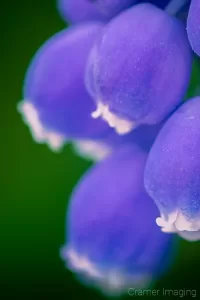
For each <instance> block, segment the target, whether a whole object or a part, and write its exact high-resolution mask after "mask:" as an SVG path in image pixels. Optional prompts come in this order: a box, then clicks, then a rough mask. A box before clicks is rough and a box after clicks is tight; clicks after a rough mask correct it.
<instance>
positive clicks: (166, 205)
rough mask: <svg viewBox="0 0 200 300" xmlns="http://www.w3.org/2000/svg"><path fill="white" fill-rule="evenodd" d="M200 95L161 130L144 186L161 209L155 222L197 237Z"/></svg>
mask: <svg viewBox="0 0 200 300" xmlns="http://www.w3.org/2000/svg"><path fill="white" fill-rule="evenodd" d="M199 128H200V97H196V98H193V99H192V100H190V101H188V102H186V103H185V104H183V105H182V106H181V107H180V108H179V109H178V110H177V111H176V112H175V113H174V114H173V115H172V116H171V117H170V118H169V120H168V121H167V122H166V124H165V125H164V126H163V128H162V129H161V131H160V133H159V135H158V137H157V139H156V141H155V143H154V145H153V147H152V149H151V151H150V154H149V157H148V160H147V166H146V170H145V187H146V190H147V192H148V193H149V195H150V196H151V197H152V198H153V199H154V201H155V203H156V205H157V207H158V208H159V210H160V215H161V217H160V218H157V224H158V225H159V226H161V227H162V230H163V231H164V232H177V233H178V234H179V235H180V236H182V237H183V238H185V239H187V240H191V241H192V240H199V239H200V150H199V149H200V130H199Z"/></svg>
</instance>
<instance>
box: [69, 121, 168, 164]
mask: <svg viewBox="0 0 200 300" xmlns="http://www.w3.org/2000/svg"><path fill="white" fill-rule="evenodd" d="M162 126H163V124H159V125H142V126H139V127H138V128H136V129H135V130H133V131H131V132H130V133H129V134H126V135H123V136H122V135H118V134H117V133H116V132H115V131H111V132H109V133H108V134H107V135H105V136H104V137H102V138H101V139H90V140H85V139H82V140H76V141H74V142H73V146H74V150H75V152H76V153H77V154H78V155H80V156H82V157H83V158H85V159H89V160H92V161H99V160H102V159H104V158H106V157H107V156H108V155H110V154H111V153H112V152H113V151H114V150H115V149H116V148H117V147H119V146H121V145H124V144H131V145H136V146H138V147H140V148H141V149H143V150H144V151H147V152H148V151H149V150H150V148H151V146H152V145H153V143H154V141H155V139H156V137H157V135H158V133H159V131H160V129H161V128H162Z"/></svg>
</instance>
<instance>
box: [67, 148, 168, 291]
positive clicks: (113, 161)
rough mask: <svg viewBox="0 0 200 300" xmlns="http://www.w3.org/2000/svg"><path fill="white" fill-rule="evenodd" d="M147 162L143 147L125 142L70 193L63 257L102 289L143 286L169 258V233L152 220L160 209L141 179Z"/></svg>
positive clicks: (70, 265)
mask: <svg viewBox="0 0 200 300" xmlns="http://www.w3.org/2000/svg"><path fill="white" fill-rule="evenodd" d="M145 163H146V154H145V153H144V152H143V151H142V150H140V149H139V148H136V147H132V146H130V145H129V146H126V147H123V148H121V149H119V150H117V151H116V152H114V153H113V155H111V156H110V157H109V158H107V159H106V160H104V161H103V162H101V163H100V164H98V165H96V166H95V167H94V168H92V169H91V170H90V171H89V172H88V173H87V174H86V175H85V177H84V178H83V179H82V180H81V182H80V183H79V184H78V186H77V187H76V189H75V191H74V193H73V195H72V199H71V203H70V207H69V210H68V215H67V224H66V225H67V243H66V245H65V246H64V247H63V249H62V251H61V255H62V258H63V259H64V260H65V262H66V265H67V266H68V267H69V268H70V269H71V270H73V271H75V272H76V273H77V275H78V276H80V277H82V278H83V279H87V280H88V282H90V284H94V286H97V287H99V288H100V289H102V290H104V291H105V292H110V293H113V294H115V293H123V292H127V289H128V288H130V287H138V288H139V287H141V288H142V287H146V286H148V284H149V283H150V282H151V280H152V279H153V278H154V276H159V275H160V274H161V273H162V272H163V271H164V270H165V268H166V266H167V265H168V264H169V260H168V258H169V253H168V250H169V249H170V246H171V236H170V235H165V234H163V233H162V232H161V231H160V230H159V228H158V227H157V226H156V224H155V221H154V218H155V216H156V215H157V213H158V211H157V208H156V206H155V205H154V203H153V201H152V199H151V198H150V197H149V196H148V195H147V193H146V191H145V189H144V185H143V175H144V174H143V172H144V167H145ZM163 259H164V260H165V263H164V264H163V263H162V261H163Z"/></svg>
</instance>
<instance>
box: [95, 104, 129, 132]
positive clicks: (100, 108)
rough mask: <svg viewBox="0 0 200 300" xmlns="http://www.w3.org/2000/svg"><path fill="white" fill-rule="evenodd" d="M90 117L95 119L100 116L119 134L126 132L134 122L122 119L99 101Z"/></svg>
mask: <svg viewBox="0 0 200 300" xmlns="http://www.w3.org/2000/svg"><path fill="white" fill-rule="evenodd" d="M92 117H93V118H94V119H97V118H99V117H101V118H102V119H103V120H104V121H106V122H107V123H108V124H109V126H110V127H112V128H114V129H115V131H116V132H117V133H118V134H119V135H123V134H127V133H129V132H130V131H131V130H133V128H134V123H133V122H131V121H129V120H124V119H121V118H119V117H118V116H116V115H115V114H114V113H112V112H110V110H109V107H108V106H107V105H105V104H103V103H101V102H99V103H98V105H97V109H96V110H95V111H94V112H93V113H92Z"/></svg>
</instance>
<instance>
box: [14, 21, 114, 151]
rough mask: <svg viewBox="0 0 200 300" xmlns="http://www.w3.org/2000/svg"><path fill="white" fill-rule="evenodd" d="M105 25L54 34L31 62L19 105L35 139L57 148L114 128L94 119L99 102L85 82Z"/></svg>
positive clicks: (78, 27)
mask: <svg viewBox="0 0 200 300" xmlns="http://www.w3.org/2000/svg"><path fill="white" fill-rule="evenodd" d="M101 28H102V25H100V24H98V23H88V24H85V25H82V26H76V27H72V28H71V29H70V30H63V31H62V32H60V33H58V34H56V35H55V36H53V37H52V38H51V39H50V40H49V41H48V42H47V43H45V44H44V46H42V48H41V49H40V50H39V51H38V53H37V54H36V56H35V57H34V59H33V62H32V63H31V65H30V67H29V69H28V73H27V76H26V80H25V86H24V99H25V100H24V101H23V102H22V103H20V104H19V110H20V112H21V113H22V115H23V117H24V120H25V122H26V123H27V124H28V125H29V127H30V129H31V131H32V133H33V136H34V138H35V140H36V141H37V142H39V143H43V142H47V143H48V144H49V145H50V146H51V148H53V149H54V150H57V149H59V148H60V147H61V146H62V145H63V143H64V142H65V140H66V139H73V138H95V137H99V138H100V137H101V136H102V135H103V134H105V132H107V130H110V129H109V127H108V126H107V124H106V123H105V122H103V121H100V122H96V120H93V119H92V118H91V113H92V111H93V110H94V109H95V105H94V103H93V101H92V100H91V98H90V96H89V94H88V92H87V91H86V88H85V85H84V70H85V64H86V61H87V58H88V53H89V51H90V48H91V46H92V45H93V43H94V42H95V38H96V36H97V35H98V34H99V32H100V31H101Z"/></svg>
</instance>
